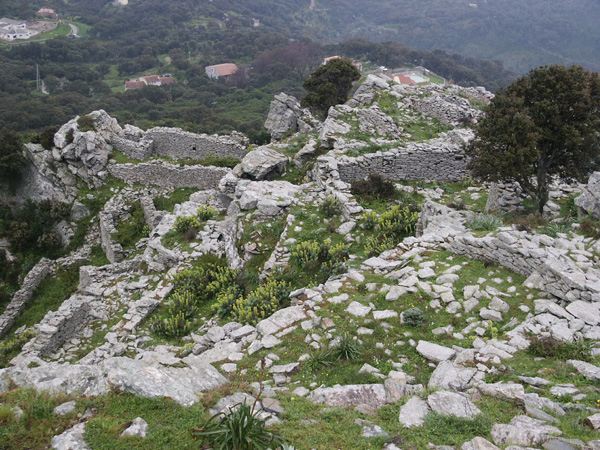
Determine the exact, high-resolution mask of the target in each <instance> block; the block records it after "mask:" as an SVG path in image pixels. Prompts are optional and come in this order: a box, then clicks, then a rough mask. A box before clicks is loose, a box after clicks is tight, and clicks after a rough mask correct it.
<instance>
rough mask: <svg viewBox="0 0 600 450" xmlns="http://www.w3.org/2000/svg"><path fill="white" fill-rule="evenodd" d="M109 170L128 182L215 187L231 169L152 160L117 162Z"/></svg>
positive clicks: (167, 185)
mask: <svg viewBox="0 0 600 450" xmlns="http://www.w3.org/2000/svg"><path fill="white" fill-rule="evenodd" d="M109 172H110V173H111V174H112V175H113V176H115V177H117V178H119V179H121V180H123V181H125V182H127V183H140V184H144V185H155V186H159V187H164V188H182V187H191V188H197V189H215V188H217V187H218V186H219V181H220V180H221V178H223V177H224V176H225V175H227V174H228V173H229V172H231V169H228V168H225V167H207V166H200V165H195V166H179V165H175V164H169V163H167V162H164V161H151V162H148V163H141V164H115V165H112V166H110V167H109Z"/></svg>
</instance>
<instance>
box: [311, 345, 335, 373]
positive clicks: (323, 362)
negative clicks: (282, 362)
mask: <svg viewBox="0 0 600 450" xmlns="http://www.w3.org/2000/svg"><path fill="white" fill-rule="evenodd" d="M305 364H306V368H307V369H308V370H309V371H310V372H311V373H313V374H314V373H317V372H319V371H320V370H321V369H323V368H325V367H330V366H331V365H332V364H333V362H332V354H331V352H330V351H329V350H325V349H322V348H321V349H319V350H315V351H314V352H312V353H311V354H310V356H309V358H308V359H307V360H306V363H305Z"/></svg>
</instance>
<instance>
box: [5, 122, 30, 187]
mask: <svg viewBox="0 0 600 450" xmlns="http://www.w3.org/2000/svg"><path fill="white" fill-rule="evenodd" d="M23 164H25V158H24V157H23V145H22V144H21V139H20V138H19V135H18V134H17V133H16V132H14V131H12V130H9V129H8V128H4V129H2V130H1V131H0V182H8V184H9V185H13V184H14V183H15V182H16V181H17V180H18V179H19V169H20V168H21V167H22V166H23Z"/></svg>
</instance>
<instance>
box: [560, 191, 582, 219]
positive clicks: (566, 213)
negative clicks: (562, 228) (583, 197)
mask: <svg viewBox="0 0 600 450" xmlns="http://www.w3.org/2000/svg"><path fill="white" fill-rule="evenodd" d="M578 196H579V194H569V195H568V196H567V198H566V200H565V201H564V203H563V204H562V205H561V206H560V217H563V218H565V219H575V218H577V216H578V215H579V207H578V206H577V205H576V204H575V199H576V198H577V197H578Z"/></svg>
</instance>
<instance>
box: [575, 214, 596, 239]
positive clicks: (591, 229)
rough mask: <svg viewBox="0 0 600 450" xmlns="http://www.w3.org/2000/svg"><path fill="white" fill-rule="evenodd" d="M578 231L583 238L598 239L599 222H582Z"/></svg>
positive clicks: (588, 220)
mask: <svg viewBox="0 0 600 450" xmlns="http://www.w3.org/2000/svg"><path fill="white" fill-rule="evenodd" d="M579 231H580V232H581V234H583V235H584V236H585V237H591V238H593V239H600V221H595V220H591V219H587V220H584V221H583V222H581V224H580V225H579Z"/></svg>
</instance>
